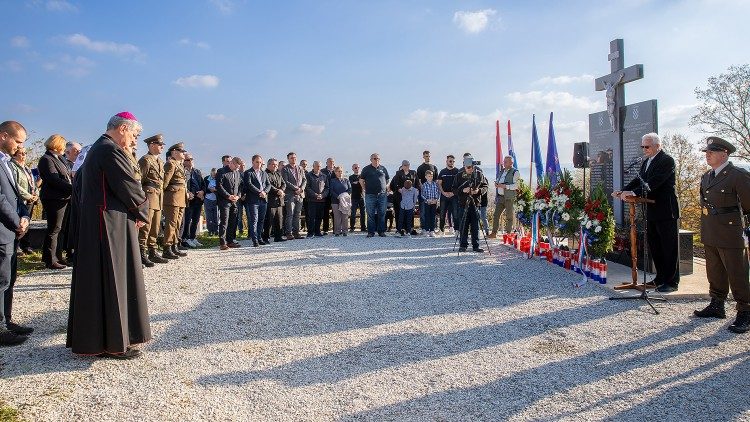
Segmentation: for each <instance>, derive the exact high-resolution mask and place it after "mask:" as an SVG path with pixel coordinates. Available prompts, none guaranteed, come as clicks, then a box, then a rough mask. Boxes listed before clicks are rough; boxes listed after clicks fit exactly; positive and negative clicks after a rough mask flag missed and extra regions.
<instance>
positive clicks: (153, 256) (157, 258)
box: [148, 249, 169, 264]
mask: <svg viewBox="0 0 750 422" xmlns="http://www.w3.org/2000/svg"><path fill="white" fill-rule="evenodd" d="M148 260H149V261H151V262H154V263H156V264H166V263H167V262H169V260H168V259H164V258H162V257H161V255H159V254H158V253H156V250H155V249H149V250H148Z"/></svg>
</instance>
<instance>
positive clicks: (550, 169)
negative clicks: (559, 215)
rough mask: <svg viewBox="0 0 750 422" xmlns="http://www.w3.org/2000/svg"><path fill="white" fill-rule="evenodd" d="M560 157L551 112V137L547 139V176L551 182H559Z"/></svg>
mask: <svg viewBox="0 0 750 422" xmlns="http://www.w3.org/2000/svg"><path fill="white" fill-rule="evenodd" d="M560 171H561V170H560V158H559V157H558V156H557V142H555V129H554V128H553V127H552V113H550V114H549V138H548V139H547V177H549V180H550V184H551V185H552V186H555V185H556V184H557V175H558V174H560Z"/></svg>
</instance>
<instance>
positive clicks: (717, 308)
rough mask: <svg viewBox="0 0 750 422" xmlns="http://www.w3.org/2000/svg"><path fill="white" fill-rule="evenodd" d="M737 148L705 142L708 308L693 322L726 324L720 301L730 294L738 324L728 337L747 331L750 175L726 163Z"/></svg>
mask: <svg viewBox="0 0 750 422" xmlns="http://www.w3.org/2000/svg"><path fill="white" fill-rule="evenodd" d="M735 150H736V148H735V147H734V145H732V144H730V143H729V142H727V141H725V140H724V139H721V138H717V137H715V136H712V137H709V138H708V139H707V140H706V147H705V148H703V149H702V151H703V152H705V153H706V162H708V165H709V166H711V170H710V171H709V172H707V173H706V174H704V175H703V177H702V178H701V187H700V189H701V190H700V201H701V208H702V209H701V211H702V212H701V241H702V242H703V245H704V246H705V250H706V275H707V276H708V284H709V292H710V294H711V303H710V304H709V305H708V306H707V307H706V308H704V309H702V310H700V311H695V316H697V317H701V318H709V317H713V318H726V314H725V312H724V300H725V299H726V298H727V294H728V293H729V289H730V288H731V289H732V296H734V300H735V301H736V302H737V318H736V320H735V321H734V323H732V325H730V326H729V331H732V332H735V333H745V332H747V331H750V281H749V280H748V274H749V272H748V270H749V268H750V267H749V266H748V255H747V250H746V247H747V243H746V239H745V238H744V237H743V226H744V224H743V220H744V214H746V213H748V212H750V173H748V172H747V171H745V170H743V169H740V168H737V167H735V166H733V165H732V163H731V162H729V161H728V160H729V155H730V154H732V153H733V152H734V151H735Z"/></svg>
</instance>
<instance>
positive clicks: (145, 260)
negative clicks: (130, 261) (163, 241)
mask: <svg viewBox="0 0 750 422" xmlns="http://www.w3.org/2000/svg"><path fill="white" fill-rule="evenodd" d="M141 264H143V265H145V266H146V267H148V268H151V267H153V266H154V265H155V264H154V263H153V262H151V260H150V259H148V254H147V253H146V248H141Z"/></svg>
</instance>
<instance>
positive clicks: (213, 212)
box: [203, 199, 219, 233]
mask: <svg viewBox="0 0 750 422" xmlns="http://www.w3.org/2000/svg"><path fill="white" fill-rule="evenodd" d="M203 208H204V209H205V210H206V229H207V230H208V232H209V233H218V232H219V216H218V214H219V209H218V208H217V207H216V201H212V200H210V199H206V201H205V202H204V203H203Z"/></svg>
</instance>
